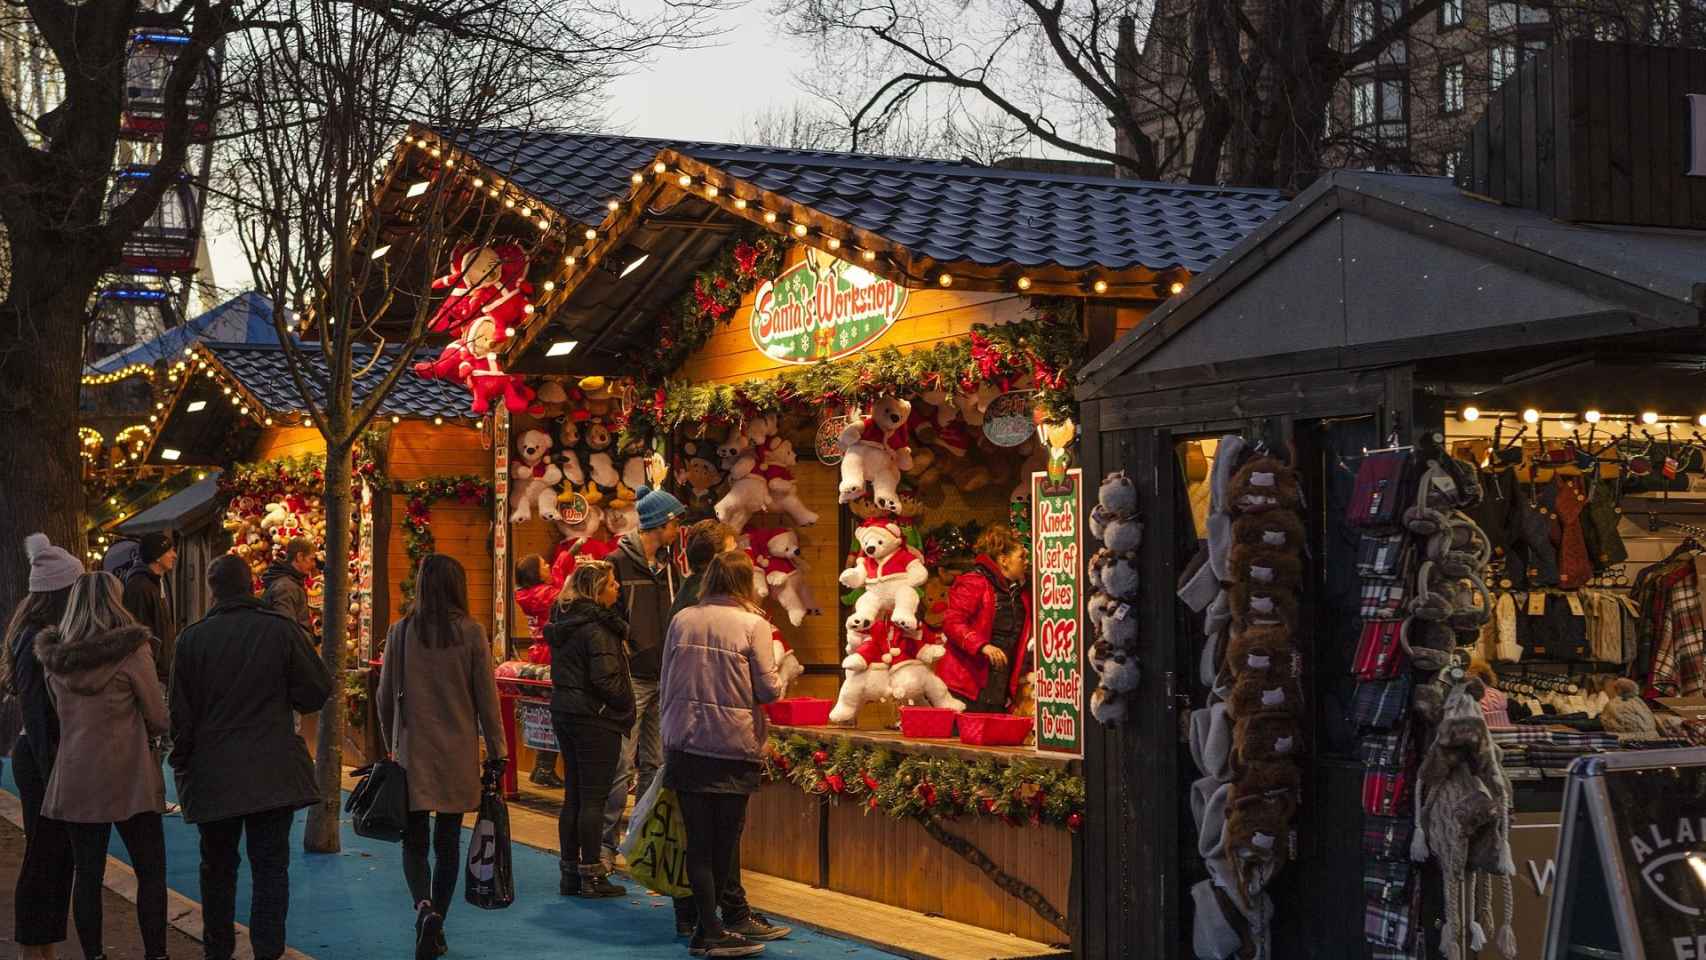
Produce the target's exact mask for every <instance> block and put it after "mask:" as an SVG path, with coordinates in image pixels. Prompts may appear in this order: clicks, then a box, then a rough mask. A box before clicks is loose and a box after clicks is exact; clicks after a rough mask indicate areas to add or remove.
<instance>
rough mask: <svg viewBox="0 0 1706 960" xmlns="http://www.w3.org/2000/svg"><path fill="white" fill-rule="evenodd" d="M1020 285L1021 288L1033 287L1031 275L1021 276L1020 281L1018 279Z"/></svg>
mask: <svg viewBox="0 0 1706 960" xmlns="http://www.w3.org/2000/svg"><path fill="white" fill-rule="evenodd" d="M1018 287H1019V289H1020V290H1029V289H1031V278H1030V277H1020V278H1019V281H1018Z"/></svg>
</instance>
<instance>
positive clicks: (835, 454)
mask: <svg viewBox="0 0 1706 960" xmlns="http://www.w3.org/2000/svg"><path fill="white" fill-rule="evenodd" d="M845 429H847V417H846V416H845V415H842V416H837V417H826V418H824V421H823V422H822V423H820V424H818V425H817V441H816V443H815V446H816V448H817V459H818V462H819V463H821V464H823V465H824V466H826V467H833V466H835V465H836V464H838V463H840V462H841V457H842V455H843V453H844V452H845V451H843V450H842V449H841V431H843V430H845Z"/></svg>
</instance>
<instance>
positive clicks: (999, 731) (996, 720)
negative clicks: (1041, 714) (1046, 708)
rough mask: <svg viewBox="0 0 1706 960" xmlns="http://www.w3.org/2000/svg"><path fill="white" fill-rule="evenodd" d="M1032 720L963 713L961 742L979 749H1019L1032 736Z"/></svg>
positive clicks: (1000, 714)
mask: <svg viewBox="0 0 1706 960" xmlns="http://www.w3.org/2000/svg"><path fill="white" fill-rule="evenodd" d="M1032 719H1033V718H1031V717H1009V716H1008V715H1006V714H1005V713H962V714H960V742H961V743H967V744H971V745H972V746H977V747H1017V746H1019V745H1021V744H1023V743H1024V742H1025V738H1026V737H1028V736H1030V735H1031V723H1032Z"/></svg>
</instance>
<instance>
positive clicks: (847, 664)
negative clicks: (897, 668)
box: [829, 617, 889, 723]
mask: <svg viewBox="0 0 1706 960" xmlns="http://www.w3.org/2000/svg"><path fill="white" fill-rule="evenodd" d="M881 626H882V627H884V628H886V627H888V624H886V623H884V624H881ZM872 642H873V641H872V636H871V632H870V630H868V629H860V628H857V627H855V626H854V622H853V618H852V617H849V618H848V620H847V646H848V647H849V648H851V649H849V650H848V652H847V658H846V659H845V660H842V661H841V674H842V675H841V690H840V692H838V693H837V694H836V695H835V706H834V707H831V708H830V711H829V722H830V723H852V722H853V721H854V720H855V719H857V718H858V716H859V708H860V707H862V706H864V705H865V704H867V703H876V702H878V701H880V700H887V699H888V698H889V665H888V663H887V662H885V661H883V660H881V659H880V658H879V659H878V660H877V661H876V662H875V663H872V662H870V661H868V660H866V659H865V658H864V656H863V655H861V654H859V653H858V652H857V651H859V650H865V649H868V645H869V644H871V643H872ZM885 646H886V643H885Z"/></svg>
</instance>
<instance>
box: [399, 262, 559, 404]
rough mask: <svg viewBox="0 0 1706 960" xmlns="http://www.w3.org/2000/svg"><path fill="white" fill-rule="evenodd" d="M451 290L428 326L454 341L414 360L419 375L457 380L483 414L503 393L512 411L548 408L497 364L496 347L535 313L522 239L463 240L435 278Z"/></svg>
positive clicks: (440, 287)
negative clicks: (446, 270)
mask: <svg viewBox="0 0 1706 960" xmlns="http://www.w3.org/2000/svg"><path fill="white" fill-rule="evenodd" d="M432 288H433V289H434V290H448V291H449V293H448V294H447V295H446V296H445V299H444V302H443V303H441V304H439V307H438V311H437V312H436V313H434V314H433V317H432V321H431V323H430V324H429V329H431V330H432V332H434V333H449V334H451V335H452V336H453V337H455V339H454V340H452V341H451V343H450V344H449V345H448V346H446V347H445V348H444V350H443V352H442V353H440V354H439V355H438V359H436V360H433V361H427V362H422V363H417V364H415V368H414V369H415V375H416V376H419V377H423V378H425V379H428V380H453V381H457V382H459V383H461V384H462V385H463V386H465V387H467V388H468V392H469V393H471V394H473V395H474V400H473V403H472V404H471V407H472V409H473V411H474V412H475V413H480V414H484V413H485V412H486V411H487V410H488V409H490V407H491V403H492V401H493V400H497V399H499V398H501V399H502V400H503V403H504V405H505V406H506V407H508V408H509V409H510V411H511V412H512V413H523V412H527V413H533V414H534V415H538V414H541V413H543V412H544V407H543V405H541V404H539V403H538V402H537V400H536V398H535V395H534V392H533V390H532V389H531V388H529V387H528V386H527V384H526V383H525V381H523V379H522V378H521V377H517V376H513V375H511V374H507V373H505V372H504V371H503V369H502V368H501V367H500V366H499V365H498V362H497V352H498V350H499V349H500V348H501V347H502V346H503V345H504V343H506V342H507V341H508V340H509V338H510V337H512V336H514V335H515V331H516V328H517V327H518V326H520V325H521V324H522V323H524V322H526V320H527V318H528V317H529V316H530V315H531V314H532V312H533V303H532V300H531V299H530V294H532V293H533V285H532V284H531V283H528V282H527V253H526V251H524V250H522V248H521V246H520V244H517V243H514V242H509V241H505V242H502V243H493V244H484V245H481V244H472V243H465V244H461V245H459V246H458V247H456V249H455V250H454V251H452V252H451V255H450V272H449V273H446V274H445V275H444V276H442V277H439V278H438V279H436V280H434V281H433V282H432Z"/></svg>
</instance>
